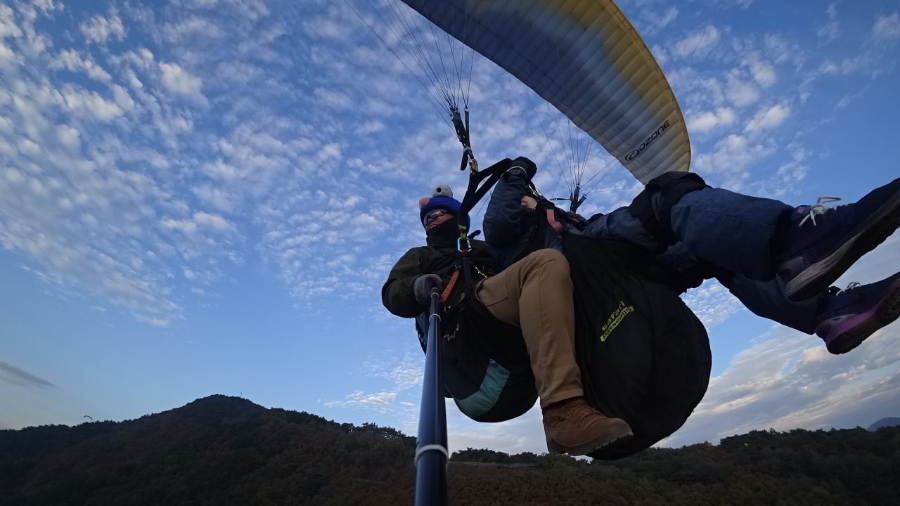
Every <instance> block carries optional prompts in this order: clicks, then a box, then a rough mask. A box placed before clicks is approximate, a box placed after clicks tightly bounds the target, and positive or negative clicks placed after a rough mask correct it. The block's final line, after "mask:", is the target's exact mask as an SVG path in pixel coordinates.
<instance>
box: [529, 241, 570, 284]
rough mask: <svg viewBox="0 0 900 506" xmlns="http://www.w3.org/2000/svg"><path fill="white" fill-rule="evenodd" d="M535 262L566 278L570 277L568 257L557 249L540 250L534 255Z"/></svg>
mask: <svg viewBox="0 0 900 506" xmlns="http://www.w3.org/2000/svg"><path fill="white" fill-rule="evenodd" d="M530 256H533V260H534V262H535V264H536V265H539V266H541V267H543V268H544V269H548V270H550V272H553V273H557V274H559V275H560V276H564V277H566V278H568V277H569V261H568V260H566V256H565V255H563V254H562V253H561V252H559V251H557V250H555V249H550V248H546V249H540V250H537V251H535V252H534V253H532V254H531V255H530Z"/></svg>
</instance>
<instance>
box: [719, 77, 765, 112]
mask: <svg viewBox="0 0 900 506" xmlns="http://www.w3.org/2000/svg"><path fill="white" fill-rule="evenodd" d="M726 81H727V85H726V87H725V95H726V97H728V100H729V101H730V102H731V103H732V104H734V105H735V106H737V107H744V106H747V105H750V104H752V103H754V102H756V101H757V100H758V99H759V94H760V93H759V88H758V87H757V86H756V85H755V84H754V82H751V81H749V80H747V79H746V77H745V76H744V75H742V74H741V73H739V72H737V71H732V72H729V73H728V77H726Z"/></svg>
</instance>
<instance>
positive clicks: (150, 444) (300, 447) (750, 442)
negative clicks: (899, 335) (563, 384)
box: [0, 395, 900, 506]
mask: <svg viewBox="0 0 900 506" xmlns="http://www.w3.org/2000/svg"><path fill="white" fill-rule="evenodd" d="M414 453H415V440H414V438H412V437H409V436H406V435H404V434H402V433H400V432H398V431H396V430H394V429H391V428H387V427H378V426H377V425H373V424H363V425H362V426H355V425H352V424H338V423H335V422H333V421H329V420H326V419H324V418H322V417H319V416H316V415H313V414H309V413H298V412H294V411H286V410H282V409H266V408H263V407H262V406H258V405H256V404H253V403H252V402H250V401H248V400H246V399H241V398H236V397H226V396H222V395H214V396H211V397H206V398H203V399H198V400H196V401H194V402H191V403H189V404H187V405H185V406H182V407H180V408H177V409H173V410H169V411H165V412H162V413H158V414H153V415H147V416H144V417H141V418H139V419H137V420H128V421H124V422H119V423H116V422H88V423H83V424H81V425H77V426H74V427H68V426H42V427H29V428H26V429H22V430H0V504H2V505H4V506H37V505H69V504H71V505H76V504H77V505H85V504H92V505H93V504H97V505H106V504H115V505H125V506H130V505H135V506H137V505H157V504H164V505H167V506H169V505H207V504H208V505H232V504H233V505H240V506H253V505H269V504H276V505H277V504H292V505H293V504H304V505H371V506H381V505H394V504H412V502H413V496H414V488H415V467H414V464H413V455H414ZM447 479H448V488H449V497H450V504H458V505H473V506H474V505H505V504H508V505H516V506H519V505H524V506H528V505H548V504H550V505H552V504H622V505H625V504H691V505H703V504H774V503H783V504H798V505H804V504H809V505H816V506H819V505H828V504H834V505H843V504H900V427H887V428H883V429H881V430H879V431H877V432H869V431H866V430H864V429H861V428H857V429H847V430H830V431H827V432H826V431H821V430H820V431H805V430H794V431H790V432H787V433H779V432H775V431H772V430H770V431H754V432H750V433H749V434H743V435H739V436H732V437H728V438H725V439H723V440H722V441H721V442H720V443H719V444H718V445H711V444H709V443H704V444H697V445H692V446H687V447H684V448H680V449H650V450H646V451H644V452H641V453H639V454H637V455H634V456H632V457H629V458H626V459H622V460H618V461H611V462H606V461H593V462H588V461H583V460H577V459H573V458H571V457H567V456H558V455H554V456H550V455H535V454H532V453H523V454H519V455H507V454H505V453H501V452H496V451H492V450H483V449H481V450H479V449H471V448H469V449H466V450H463V451H459V452H456V453H454V454H453V456H452V458H451V461H450V463H449V465H448V476H447Z"/></svg>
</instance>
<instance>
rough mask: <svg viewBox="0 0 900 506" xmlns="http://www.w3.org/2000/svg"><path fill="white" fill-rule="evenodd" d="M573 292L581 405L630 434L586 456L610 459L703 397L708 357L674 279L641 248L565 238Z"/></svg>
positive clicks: (671, 423)
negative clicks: (620, 422) (584, 402)
mask: <svg viewBox="0 0 900 506" xmlns="http://www.w3.org/2000/svg"><path fill="white" fill-rule="evenodd" d="M565 254H566V258H568V260H569V266H570V269H571V273H572V282H573V285H574V290H575V329H576V338H575V346H576V353H577V356H578V362H579V367H580V369H581V377H582V384H583V387H584V392H585V397H586V398H587V400H588V403H589V404H591V405H592V406H593V407H594V408H596V409H599V410H600V411H601V412H603V413H604V414H606V415H607V416H611V417H616V418H622V419H623V420H625V421H626V422H628V424H629V425H630V426H631V429H632V431H633V432H634V437H633V438H632V439H631V440H629V441H627V442H624V443H617V444H615V445H612V446H610V447H607V448H604V449H602V450H599V451H597V452H594V453H592V454H590V456H591V457H594V458H598V459H617V458H622V457H626V456H628V455H632V454H634V453H637V452H639V451H641V450H644V449H646V448H649V447H650V446H652V445H653V444H655V443H657V442H658V441H661V440H662V439H665V438H666V437H668V436H670V435H671V434H672V433H674V432H675V431H676V430H678V429H679V428H680V427H681V426H682V425H683V424H684V422H685V421H686V420H687V418H688V416H690V414H691V412H693V410H694V408H695V407H696V406H697V404H699V403H700V400H701V399H703V396H704V394H705V393H706V389H707V387H708V385H709V375H710V370H711V368H712V354H711V352H710V348H709V338H708V336H707V334H706V329H705V328H704V327H703V324H702V323H701V322H700V320H699V319H698V318H697V316H696V315H695V314H694V313H693V311H691V310H690V309H689V308H688V307H687V306H686V305H685V304H684V302H683V301H682V300H681V298H680V297H679V294H680V293H681V292H682V291H683V289H682V288H681V286H680V285H679V283H678V280H675V279H672V278H671V277H670V275H669V273H668V272H667V271H665V270H664V269H662V268H659V267H657V266H656V265H655V264H654V263H653V261H652V258H651V257H649V255H648V254H647V253H645V252H643V250H641V249H639V248H637V247H635V246H633V245H631V244H628V243H625V242H622V241H617V240H610V239H596V238H588V237H583V236H578V235H573V234H566V236H565Z"/></svg>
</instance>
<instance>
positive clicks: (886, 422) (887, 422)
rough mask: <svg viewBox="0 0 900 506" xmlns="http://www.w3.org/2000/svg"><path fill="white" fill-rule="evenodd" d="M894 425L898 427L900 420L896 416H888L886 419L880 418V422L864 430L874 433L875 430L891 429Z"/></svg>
mask: <svg viewBox="0 0 900 506" xmlns="http://www.w3.org/2000/svg"><path fill="white" fill-rule="evenodd" d="M895 425H900V418H898V417H896V416H890V417H887V418H882V419H881V420H878V421H877V422H875V423H873V424H872V425H869V428H868V429H866V430H869V431H872V432H875V431H876V430H878V429H880V428H882V427H893V426H895Z"/></svg>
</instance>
